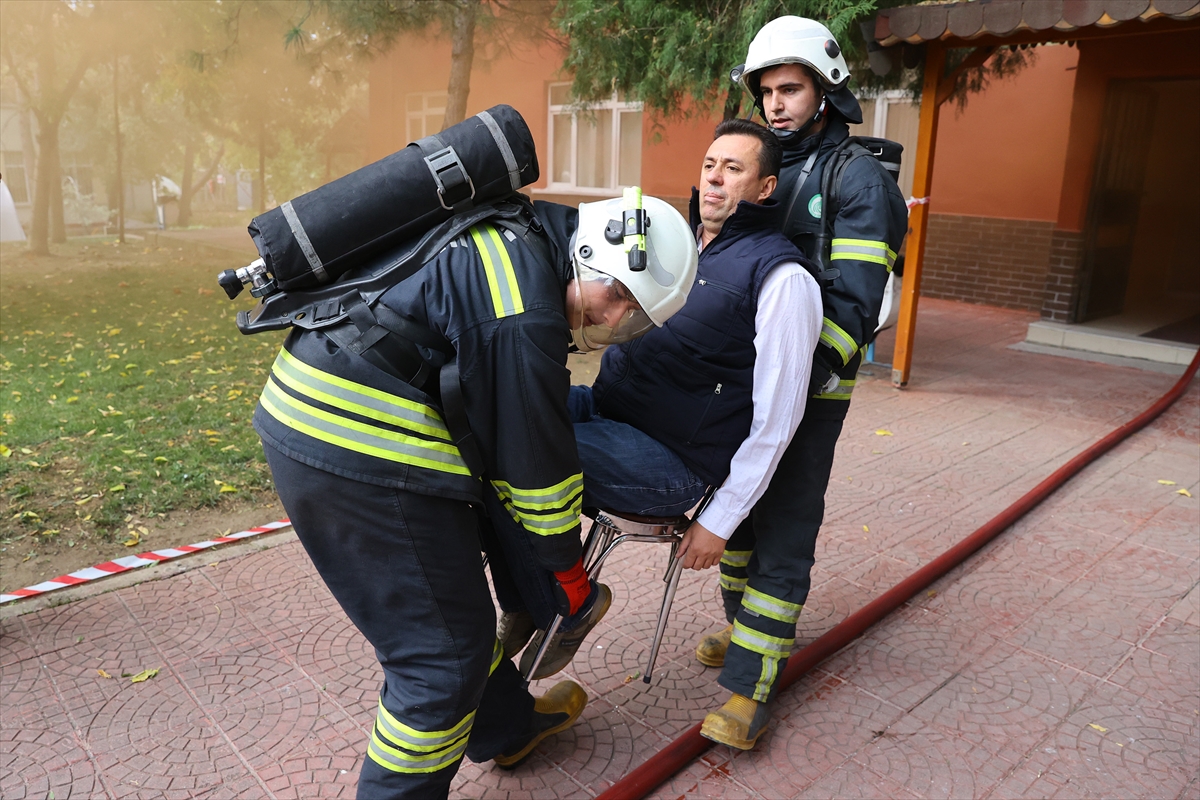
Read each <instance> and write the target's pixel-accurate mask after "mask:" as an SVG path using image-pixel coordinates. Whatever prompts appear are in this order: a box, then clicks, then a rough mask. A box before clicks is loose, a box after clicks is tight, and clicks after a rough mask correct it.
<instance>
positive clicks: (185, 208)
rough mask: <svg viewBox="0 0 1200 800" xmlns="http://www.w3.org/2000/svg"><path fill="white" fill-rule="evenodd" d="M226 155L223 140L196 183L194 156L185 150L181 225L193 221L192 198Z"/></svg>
mask: <svg viewBox="0 0 1200 800" xmlns="http://www.w3.org/2000/svg"><path fill="white" fill-rule="evenodd" d="M188 147H189V148H190V147H191V145H190V144H189V145H188ZM224 155H225V143H224V142H222V143H221V146H220V147H219V148H218V149H217V154H216V156H214V157H213V160H212V164H210V165H209V167H208V169H207V170H205V171H204V174H203V175H201V176H200V179H199V180H197V181H196V182H195V183H192V172H193V169H192V161H193V158H194V157H193V156H190V155H187V153H186V151H185V154H184V159H185V161H184V163H185V167H184V170H183V181H184V183H183V186H182V187H180V189H181V192H180V195H179V227H181V228H182V227H183V226H185V225H187V224H188V223H189V222H190V221H191V218H192V198H193V197H195V196H196V192H198V191H200V187H201V186H203V185H205V184H206V183H208V182H209V180H210V179H211V178H212V176H213V173H214V172H216V171H217V167H219V166H221V158H222V157H223V156H224Z"/></svg>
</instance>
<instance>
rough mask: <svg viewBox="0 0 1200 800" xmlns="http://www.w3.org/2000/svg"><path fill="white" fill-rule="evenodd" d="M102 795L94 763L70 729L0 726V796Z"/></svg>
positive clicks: (40, 799)
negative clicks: (64, 731) (66, 730)
mask: <svg viewBox="0 0 1200 800" xmlns="http://www.w3.org/2000/svg"><path fill="white" fill-rule="evenodd" d="M103 794H104V790H103V789H102V788H101V784H100V782H99V781H98V780H97V778H96V774H95V770H94V767H93V765H92V762H91V761H89V760H88V757H87V753H86V752H85V751H84V750H83V749H82V748H81V747H80V746H79V743H78V741H77V740H76V738H75V737H74V736H73V735H72V734H71V733H70V732H67V733H63V732H62V731H49V730H37V729H32V728H26V729H10V728H2V729H0V797H4V798H6V800H24V799H25V798H29V800H44V798H48V797H54V798H81V800H90V798H93V797H98V796H103Z"/></svg>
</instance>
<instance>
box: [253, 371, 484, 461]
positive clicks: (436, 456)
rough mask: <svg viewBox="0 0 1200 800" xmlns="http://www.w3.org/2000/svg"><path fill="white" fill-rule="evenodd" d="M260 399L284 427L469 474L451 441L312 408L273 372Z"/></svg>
mask: <svg viewBox="0 0 1200 800" xmlns="http://www.w3.org/2000/svg"><path fill="white" fill-rule="evenodd" d="M259 403H261V404H262V407H263V409H264V410H265V411H266V412H267V413H268V414H270V415H271V416H272V417H274V418H275V419H276V420H278V421H279V422H280V423H282V424H283V425H286V426H287V427H289V428H291V429H293V430H296V431H300V432H301V433H304V434H307V435H309V436H311V437H313V438H314V439H318V440H320V441H322V442H326V443H327V444H332V445H336V446H338V447H343V448H345V449H347V450H352V451H354V452H356V453H363V454H364V455H369V456H375V457H376V458H382V459H385V460H387V461H395V462H398V463H401V464H411V465H412V466H416V467H425V468H427V469H432V470H437V471H438V472H449V473H452V474H455V475H470V474H471V471H470V470H469V469H467V465H466V462H464V461H463V460H462V456H461V455H459V452H458V448H457V447H455V446H454V445H452V444H442V443H440V442H430V441H427V440H425V439H418V438H416V437H415V436H407V435H405V434H403V433H397V432H395V431H390V430H385V429H383V428H376V427H375V426H373V425H368V424H366V423H363V422H358V421H357V420H352V419H347V418H345V417H340V416H338V415H336V414H331V413H329V412H328V411H325V410H324V409H320V408H315V407H313V406H310V405H308V404H307V403H304V402H302V401H300V400H297V399H296V398H294V397H292V396H291V395H289V394H288V393H287V392H284V391H283V390H282V389H280V388H278V386H277V385H276V384H275V376H274V375H272V376H271V378H269V379H268V380H267V385H266V387H265V388H264V389H263V393H262V396H261V397H259Z"/></svg>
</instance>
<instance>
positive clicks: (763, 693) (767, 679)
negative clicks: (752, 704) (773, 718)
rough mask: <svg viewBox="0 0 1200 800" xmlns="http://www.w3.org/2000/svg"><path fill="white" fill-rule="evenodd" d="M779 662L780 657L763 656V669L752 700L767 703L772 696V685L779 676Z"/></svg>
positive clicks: (759, 674)
mask: <svg viewBox="0 0 1200 800" xmlns="http://www.w3.org/2000/svg"><path fill="white" fill-rule="evenodd" d="M779 662H780V659H778V658H775V657H774V656H763V657H762V669H760V670H759V673H758V682H757V683H755V684H754V693H753V694H752V695H751V696H750V699H751V700H757V701H758V702H760V703H765V702H767V699H768V698H770V696H771V687H772V686H773V685H774V684H775V678H777V677H778V676H779Z"/></svg>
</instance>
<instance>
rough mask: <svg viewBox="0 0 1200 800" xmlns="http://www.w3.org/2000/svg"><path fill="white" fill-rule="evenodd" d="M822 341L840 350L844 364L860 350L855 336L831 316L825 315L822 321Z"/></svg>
mask: <svg viewBox="0 0 1200 800" xmlns="http://www.w3.org/2000/svg"><path fill="white" fill-rule="evenodd" d="M821 341H822V342H824V343H825V344H827V345H829V346H830V347H832V348H833V349H834V350H836V351H837V352H838V355H840V356H841V357H842V366H846V364H848V363H850V359H852V358H854V354H855V353H857V352H858V345H857V344H856V343H855V341H854V337H853V336H851V335H850V334H848V333H846V332H845V331H844V330H842V328H841V327H840V326H839V325H838V324H837V323H836V322H834V321H833V320H831V319H830V318H829V317H825V318H824V319H823V321H822V322H821Z"/></svg>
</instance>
